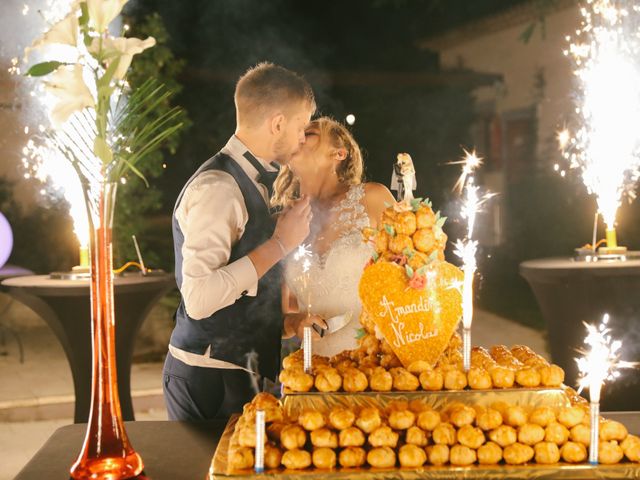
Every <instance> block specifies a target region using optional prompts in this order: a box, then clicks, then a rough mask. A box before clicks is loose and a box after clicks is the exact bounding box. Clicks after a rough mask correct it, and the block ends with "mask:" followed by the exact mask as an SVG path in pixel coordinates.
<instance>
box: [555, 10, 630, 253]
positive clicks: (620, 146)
mask: <svg viewBox="0 0 640 480" xmlns="http://www.w3.org/2000/svg"><path fill="white" fill-rule="evenodd" d="M632 3H633V2H622V1H616V0H587V1H586V3H584V5H583V6H582V7H581V8H580V13H581V15H582V23H581V27H580V28H579V29H578V30H577V31H576V36H575V38H573V39H572V38H571V37H567V40H568V41H570V42H572V43H570V45H569V48H568V49H567V50H565V52H564V53H565V55H567V56H569V55H570V56H571V57H572V58H573V60H574V63H575V67H576V69H575V75H576V77H577V79H578V97H577V105H576V114H577V117H578V118H577V123H578V124H579V128H578V129H577V131H576V132H575V133H573V134H572V133H570V132H569V130H564V131H562V132H561V133H560V134H559V135H558V140H559V143H560V148H561V149H562V150H563V155H564V157H565V159H567V160H568V162H569V165H570V167H571V168H578V169H580V171H581V174H582V181H583V183H584V184H585V186H586V187H587V190H588V192H589V193H591V194H594V195H595V196H596V200H597V205H598V211H599V213H600V214H601V215H602V218H603V220H604V223H605V224H606V228H607V230H606V233H607V248H608V249H609V250H610V252H609V253H616V249H617V248H618V245H617V239H616V231H615V223H616V213H617V210H618V207H619V206H620V203H621V201H622V198H623V197H625V196H626V197H627V198H628V200H629V201H632V200H633V199H635V196H636V194H635V183H636V181H637V180H638V179H639V178H640V130H638V128H637V126H638V124H640V65H639V63H638V62H639V61H638V59H639V58H640V6H638V5H637V4H636V5H633V4H632ZM611 250H612V251H611ZM623 250H624V248H623Z"/></svg>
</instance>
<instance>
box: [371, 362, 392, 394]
mask: <svg viewBox="0 0 640 480" xmlns="http://www.w3.org/2000/svg"><path fill="white" fill-rule="evenodd" d="M369 386H370V387H371V390H373V391H374V392H390V391H391V389H392V388H393V377H392V376H391V374H390V373H389V372H388V371H386V370H385V369H384V368H383V367H377V368H374V369H373V371H372V372H371V376H370V377H369Z"/></svg>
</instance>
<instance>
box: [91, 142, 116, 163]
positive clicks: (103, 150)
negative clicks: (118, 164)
mask: <svg viewBox="0 0 640 480" xmlns="http://www.w3.org/2000/svg"><path fill="white" fill-rule="evenodd" d="M93 153H95V154H96V157H98V158H99V159H100V160H102V163H103V164H104V165H108V164H109V163H111V161H112V160H113V152H112V151H111V148H110V147H109V145H108V144H107V141H106V140H105V139H104V138H102V137H100V136H98V137H96V140H95V142H94V144H93Z"/></svg>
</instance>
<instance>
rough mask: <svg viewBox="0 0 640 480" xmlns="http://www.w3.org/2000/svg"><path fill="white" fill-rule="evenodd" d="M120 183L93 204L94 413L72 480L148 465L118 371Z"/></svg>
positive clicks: (114, 478) (117, 475) (124, 473)
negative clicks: (128, 420)
mask: <svg viewBox="0 0 640 480" xmlns="http://www.w3.org/2000/svg"><path fill="white" fill-rule="evenodd" d="M116 190H117V184H115V183H107V184H104V185H103V187H102V189H101V191H100V193H99V196H98V199H97V202H96V203H97V204H96V205H95V209H94V208H92V207H93V205H90V208H89V210H90V214H89V221H90V223H91V226H92V229H91V230H92V238H91V247H92V248H91V334H92V335H91V336H92V352H93V366H92V381H91V411H90V413H89V423H88V425H87V433H86V436H85V439H84V444H83V446H82V451H81V452H80V455H79V457H78V459H77V460H76V462H75V463H74V464H73V466H72V467H71V470H70V473H71V478H74V479H104V480H107V479H108V480H119V479H126V478H134V477H136V476H138V475H139V474H140V473H141V472H142V469H143V468H144V465H143V463H142V458H141V457H140V455H138V454H137V453H136V451H135V450H134V449H133V447H132V446H131V443H130V442H129V438H128V437H127V432H126V431H125V429H124V422H123V420H122V411H121V409H120V397H119V395H118V376H117V372H116V345H115V318H114V313H113V263H112V262H113V261H112V243H111V236H112V230H113V213H114V208H115V200H116Z"/></svg>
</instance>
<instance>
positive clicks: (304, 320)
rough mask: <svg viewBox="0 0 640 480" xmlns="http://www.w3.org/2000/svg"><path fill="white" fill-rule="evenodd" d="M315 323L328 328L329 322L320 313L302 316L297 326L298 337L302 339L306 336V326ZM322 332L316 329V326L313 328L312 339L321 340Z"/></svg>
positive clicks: (311, 325)
mask: <svg viewBox="0 0 640 480" xmlns="http://www.w3.org/2000/svg"><path fill="white" fill-rule="evenodd" d="M313 325H318V326H319V327H320V328H322V329H326V328H328V325H327V323H326V322H325V321H324V319H323V318H322V317H320V316H318V315H307V314H304V316H302V317H301V319H300V322H299V323H298V325H297V326H296V337H298V338H299V339H300V340H302V339H303V338H304V327H313ZM320 338H322V337H320V334H319V333H318V332H317V331H316V329H315V328H311V339H312V340H314V341H315V340H320Z"/></svg>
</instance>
